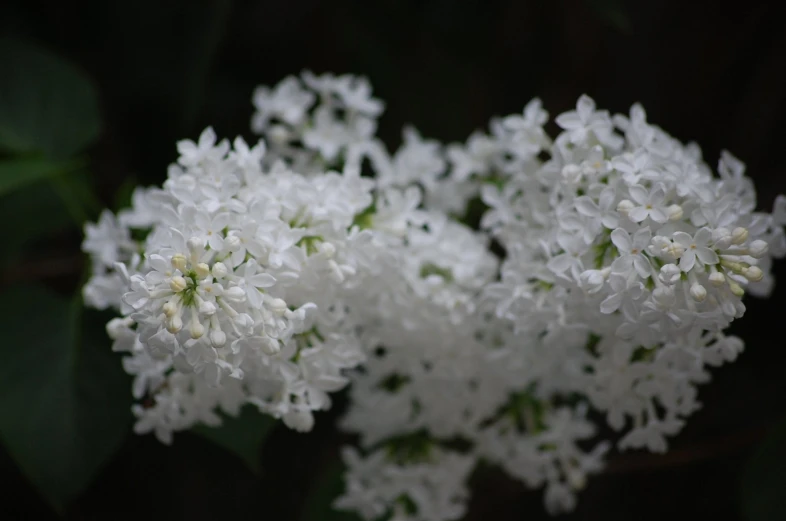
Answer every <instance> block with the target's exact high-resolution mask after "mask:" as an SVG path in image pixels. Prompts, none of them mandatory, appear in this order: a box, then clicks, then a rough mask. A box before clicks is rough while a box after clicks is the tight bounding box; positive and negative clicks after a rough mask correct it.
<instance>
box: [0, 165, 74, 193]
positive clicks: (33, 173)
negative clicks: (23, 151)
mask: <svg viewBox="0 0 786 521" xmlns="http://www.w3.org/2000/svg"><path fill="white" fill-rule="evenodd" d="M82 166H83V163H82V162H81V161H75V160H71V161H52V160H49V159H44V158H41V157H26V158H18V159H6V160H5V161H0V196H2V195H4V194H6V193H9V192H12V191H14V190H16V189H18V188H21V187H23V186H25V185H28V184H32V183H35V182H36V181H40V180H41V179H45V178H49V177H54V176H59V175H63V174H66V173H68V172H73V171H75V170H78V169H79V168H81V167H82Z"/></svg>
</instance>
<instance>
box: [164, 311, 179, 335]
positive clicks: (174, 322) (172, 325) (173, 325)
mask: <svg viewBox="0 0 786 521" xmlns="http://www.w3.org/2000/svg"><path fill="white" fill-rule="evenodd" d="M181 329H183V320H182V319H181V318H180V315H175V316H173V317H172V318H170V319H169V320H168V321H167V326H166V330H167V331H169V332H170V333H172V334H175V333H177V332H178V331H180V330H181Z"/></svg>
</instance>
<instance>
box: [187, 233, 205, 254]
mask: <svg viewBox="0 0 786 521" xmlns="http://www.w3.org/2000/svg"><path fill="white" fill-rule="evenodd" d="M186 246H188V251H190V252H191V253H201V252H202V250H204V249H205V241H204V240H203V239H202V238H201V237H191V238H190V239H188V242H187V243H186Z"/></svg>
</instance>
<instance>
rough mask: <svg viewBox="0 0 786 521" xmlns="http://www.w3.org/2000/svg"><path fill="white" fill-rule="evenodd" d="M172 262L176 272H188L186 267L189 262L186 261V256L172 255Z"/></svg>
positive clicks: (180, 254)
mask: <svg viewBox="0 0 786 521" xmlns="http://www.w3.org/2000/svg"><path fill="white" fill-rule="evenodd" d="M171 262H172V267H173V268H175V269H176V270H180V271H181V272H185V271H186V266H187V264H188V261H187V260H186V256H185V255H183V254H182V253H175V254H174V255H172V260H171Z"/></svg>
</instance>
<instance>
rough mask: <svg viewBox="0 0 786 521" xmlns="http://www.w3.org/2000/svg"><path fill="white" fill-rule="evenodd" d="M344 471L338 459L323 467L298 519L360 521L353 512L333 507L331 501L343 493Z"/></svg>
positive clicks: (306, 520)
mask: <svg viewBox="0 0 786 521" xmlns="http://www.w3.org/2000/svg"><path fill="white" fill-rule="evenodd" d="M345 471H346V467H345V466H344V464H343V463H341V461H340V460H336V461H334V462H333V463H332V464H331V465H328V466H327V467H326V468H325V470H324V471H323V472H322V474H321V475H320V476H319V478H318V479H317V480H316V485H315V486H314V488H313V490H311V491H310V493H309V495H308V500H307V501H306V504H305V505H304V506H303V512H302V514H301V516H300V521H361V518H360V517H359V516H358V515H357V514H355V513H353V512H349V511H345V510H337V509H335V508H333V502H334V501H335V500H336V498H337V497H339V496H340V495H341V494H343V493H344V472H345Z"/></svg>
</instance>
